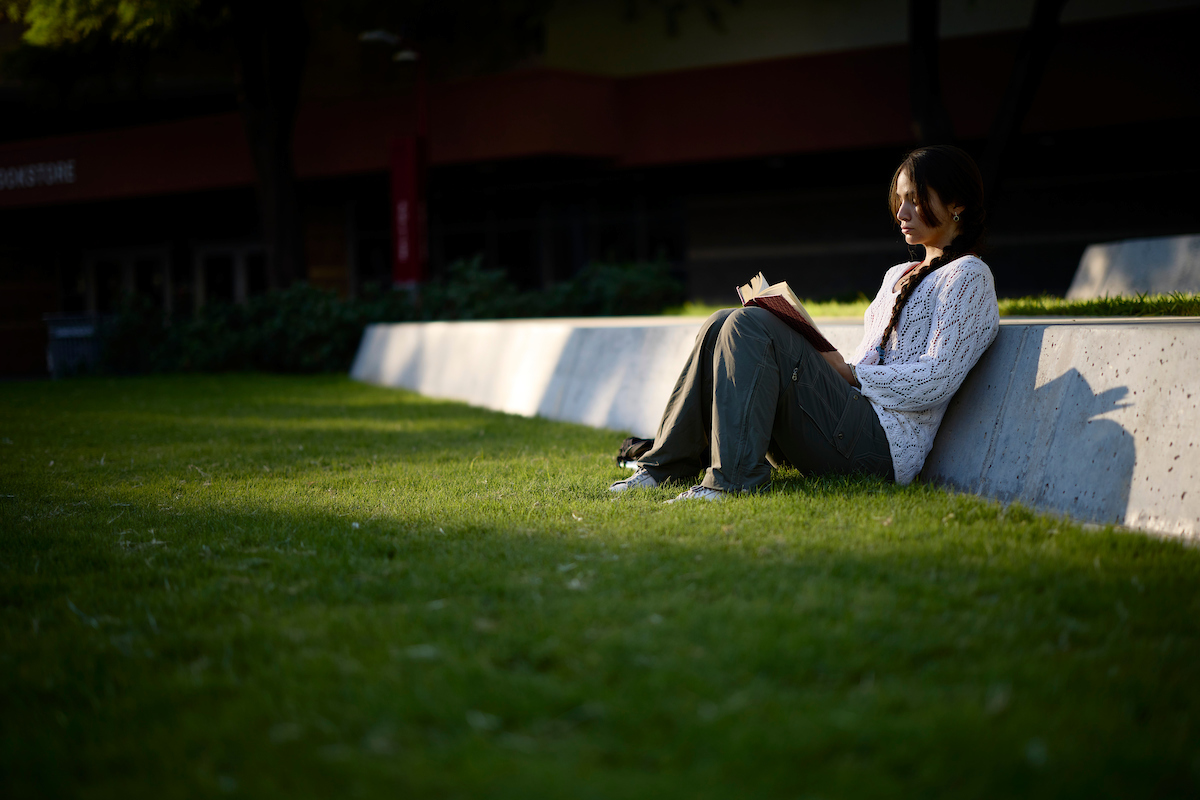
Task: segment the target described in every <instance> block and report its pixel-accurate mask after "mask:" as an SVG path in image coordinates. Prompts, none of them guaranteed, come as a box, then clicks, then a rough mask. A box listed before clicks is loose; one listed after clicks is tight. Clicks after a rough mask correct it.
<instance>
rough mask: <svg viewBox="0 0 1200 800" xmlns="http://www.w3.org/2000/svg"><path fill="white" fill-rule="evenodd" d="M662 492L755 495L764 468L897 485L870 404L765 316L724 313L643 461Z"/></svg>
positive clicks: (712, 323)
mask: <svg viewBox="0 0 1200 800" xmlns="http://www.w3.org/2000/svg"><path fill="white" fill-rule="evenodd" d="M640 463H641V465H642V466H643V467H644V468H645V469H646V471H647V472H649V473H650V475H651V476H653V477H654V479H655V480H657V481H658V482H659V483H662V482H663V481H667V480H678V481H689V482H690V481H692V480H694V479H695V476H696V475H697V474H698V473H699V472H700V471H701V470H704V471H705V474H704V480H703V481H702V483H703V485H704V486H707V487H709V488H710V489H721V490H724V491H730V492H744V491H755V490H757V489H761V488H764V487H765V486H766V485H767V484H769V483H770V481H771V466H772V464H774V465H775V466H783V465H786V464H790V465H792V466H794V467H796V468H797V469H798V470H800V471H801V472H802V473H804V474H806V475H822V474H828V473H847V472H859V473H867V474H873V475H880V476H882V477H885V478H887V479H888V480H895V473H894V472H893V470H892V455H891V450H890V449H889V448H888V441H887V436H886V435H885V434H884V432H883V428H882V427H881V426H880V424H879V418H878V417H877V416H876V415H875V410H874V409H873V408H872V407H871V404H870V403H869V402H867V400H866V399H865V398H864V397H863V396H862V395H861V394H859V393H858V391H857V390H855V389H854V387H852V386H850V385H849V384H848V383H846V381H845V380H844V379H843V378H842V376H841V375H839V374H838V373H837V371H836V370H835V369H834V368H833V367H831V366H830V365H829V364H828V363H827V362H826V361H825V359H824V358H823V357H822V356H821V354H820V353H818V352H817V351H816V349H814V348H813V346H812V345H810V344H809V343H808V341H807V340H806V339H804V337H802V336H800V334H798V333H796V332H795V331H793V330H792V329H791V328H789V327H788V326H787V325H785V324H784V323H783V322H781V321H780V320H779V319H778V318H776V317H775V316H774V315H773V314H771V313H770V312H769V311H764V310H762V309H759V308H737V309H724V310H722V311H718V312H717V313H715V314H713V315H712V316H711V317H709V318H708V320H707V321H705V323H704V325H703V327H701V329H700V333H699V334H698V335H697V336H696V344H695V346H694V347H693V348H692V352H691V355H689V356H688V360H687V363H686V364H685V365H684V367H683V371H682V372H681V373H680V375H679V380H678V381H677V382H676V384H675V389H674V391H672V392H671V399H670V400H669V401H668V402H667V408H666V410H665V411H664V412H663V417H662V421H661V422H660V423H659V426H658V433H657V435H656V436H655V437H654V448H653V449H651V450H650V452H648V453H646V455H644V456H643V457H642V458H641V459H640Z"/></svg>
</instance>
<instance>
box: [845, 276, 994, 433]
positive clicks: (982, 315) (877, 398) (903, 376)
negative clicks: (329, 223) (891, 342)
mask: <svg viewBox="0 0 1200 800" xmlns="http://www.w3.org/2000/svg"><path fill="white" fill-rule="evenodd" d="M944 270H945V273H946V274H944V275H937V278H940V279H941V280H937V281H936V286H935V287H934V288H933V292H932V296H931V297H930V298H929V299H930V301H931V303H932V305H933V309H932V314H931V318H930V324H929V332H928V338H927V339H926V340H925V341H924V342H923V343H922V342H908V343H901V347H900V350H901V352H897V353H894V354H889V357H888V360H887V361H886V362H885V363H883V364H878V363H874V364H869V363H868V364H860V365H859V366H858V379H859V382H860V383H861V384H862V387H863V388H862V392H863V395H864V396H865V397H867V399H869V400H871V401H872V402H874V403H875V404H876V405H878V406H879V407H881V408H885V409H891V410H895V411H910V412H911V411H923V410H925V409H929V408H933V407H936V406H938V405H942V404H944V403H947V402H949V400H950V398H951V397H952V396H953V395H954V393H955V392H956V391H958V387H959V386H960V385H962V382H963V380H964V379H965V378H966V376H967V373H968V372H969V371H970V370H971V367H973V366H974V365H975V362H976V361H977V360H978V359H979V357H980V356H981V355H983V352H984V350H986V349H987V348H988V346H989V345H991V343H992V341H993V340H994V339H995V338H996V334H997V333H998V332H999V329H1000V318H999V312H998V309H997V305H996V290H995V287H994V285H993V283H992V278H991V273H990V272H988V271H987V269H986V268H984V269H982V270H977V269H952V268H949V267H947V268H944ZM939 272H941V270H939ZM911 303H912V301H911V300H910V305H911ZM907 310H908V308H906V309H905V311H907ZM901 327H904V326H903V321H902V324H901ZM905 344H908V345H909V346H905ZM922 344H923V347H922V346H921V345H922ZM914 345H915V346H914ZM893 359H894V360H893ZM868 360H870V361H877V359H868Z"/></svg>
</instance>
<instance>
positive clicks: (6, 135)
mask: <svg viewBox="0 0 1200 800" xmlns="http://www.w3.org/2000/svg"><path fill="white" fill-rule="evenodd" d="M635 5H636V4H635ZM941 6H942V7H941V12H940V13H941V21H942V24H941V40H940V44H939V57H940V63H941V91H942V97H943V99H944V103H945V108H946V110H947V112H948V114H949V117H950V122H951V124H952V127H953V136H954V139H955V141H956V142H957V143H958V144H960V145H961V146H963V147H965V148H967V149H968V150H970V151H972V152H974V153H975V154H976V155H977V156H981V155H982V154H983V152H984V151H985V149H986V147H987V142H988V137H989V132H990V131H991V129H992V126H993V122H994V120H995V117H996V115H997V112H998V109H999V108H1000V105H1001V102H1002V99H1003V97H1004V94H1005V92H1006V90H1007V87H1008V86H1009V83H1010V79H1011V76H1012V72H1013V65H1014V62H1015V60H1016V59H1017V55H1018V51H1019V49H1020V47H1021V42H1022V37H1023V36H1024V35H1025V31H1026V28H1027V26H1028V23H1029V19H1030V14H1031V11H1032V8H1033V2H1032V1H1031V2H988V1H985V0H957V1H956V2H945V3H942V4H941ZM312 7H313V10H312V11H311V14H312V15H314V16H315V17H317V18H316V19H311V20H310V22H311V27H312V32H313V40H312V45H311V52H310V55H309V59H308V66H307V68H306V72H305V78H304V83H303V87H302V93H301V99H302V102H301V107H300V111H299V116H298V120H297V124H296V133H295V138H294V152H295V165H296V173H297V176H298V179H299V187H298V190H297V191H298V195H299V201H300V208H301V214H302V219H303V229H304V234H303V239H304V252H305V261H306V263H305V265H304V272H305V274H306V277H307V280H308V281H309V282H311V283H313V284H315V285H318V286H322V287H327V288H329V289H332V290H335V291H337V292H339V293H341V294H343V295H354V294H356V293H357V292H360V291H361V290H362V289H363V287H364V286H366V285H367V284H369V283H376V284H380V285H388V284H389V283H390V280H391V256H390V252H391V246H392V245H391V233H390V216H389V215H390V204H389V170H390V169H391V163H390V160H389V147H390V144H391V142H392V141H393V140H394V139H395V138H396V137H397V136H404V135H411V133H412V132H413V130H414V126H415V111H414V109H415V100H414V81H415V72H414V67H413V65H412V64H411V63H406V62H399V63H397V62H394V61H393V60H392V58H391V55H392V53H391V51H389V50H388V49H387V48H385V47H380V46H379V45H377V44H376V43H372V42H363V41H360V40H359V36H358V34H359V31H356V30H351V29H349V28H348V27H346V26H339V25H338V24H334V22H332V21H330V20H324V19H321V18H319V17H320V8H321V5H320V4H312ZM626 7H627V4H626V3H623V2H618V1H617V0H562V1H561V2H559V3H556V4H554V5H552V6H551V7H550V10H549V11H548V12H547V14H546V15H545V17H544V19H543V20H542V21H541V23H540V25H541V27H540V31H541V39H540V42H539V43H538V45H537V47H535V51H536V52H534V53H533V54H532V55H531V56H530V55H527V56H524V57H521V58H519V59H510V60H509V61H508V62H506V63H503V64H502V65H500V66H496V65H495V64H490V65H483V66H480V65H478V64H464V63H463V62H462V61H461V60H460V61H459V62H457V63H454V62H453V59H451V60H450V61H448V62H447V61H443V62H442V64H441V65H440V66H438V65H437V64H434V63H432V62H431V83H430V89H429V126H430V128H429V155H430V161H431V169H430V174H429V190H428V191H429V195H428V203H429V217H428V218H429V255H430V269H431V272H432V273H433V275H434V276H435V277H436V275H437V274H438V273H439V272H440V271H442V270H444V269H445V267H446V265H447V264H449V263H451V262H453V261H454V260H456V259H461V258H469V257H473V256H475V255H481V256H482V257H483V259H484V262H485V264H487V265H488V266H492V267H496V268H502V269H505V270H507V271H508V272H509V273H510V274H511V275H512V277H513V278H514V279H515V280H516V281H517V282H518V283H520V284H521V285H523V286H527V287H534V286H539V285H547V284H550V283H553V282H554V281H556V280H560V279H562V278H565V277H568V276H570V275H571V274H573V273H574V272H576V271H578V270H579V269H580V268H582V267H583V266H584V265H586V264H587V263H589V262H593V261H649V260H665V261H668V262H670V263H671V264H672V265H674V266H675V267H676V268H677V269H678V271H679V272H680V274H681V275H682V276H684V277H685V278H686V281H687V285H688V293H689V295H690V296H692V297H694V298H700V299H706V300H716V301H728V300H729V299H730V296H731V295H732V287H733V286H734V285H735V284H737V283H741V282H743V281H744V280H746V279H747V278H748V277H749V276H750V275H751V274H753V273H754V272H756V271H758V270H763V271H764V272H766V274H767V275H768V277H770V278H771V279H772V280H780V279H787V280H789V281H790V282H792V284H793V285H794V286H796V287H797V288H798V289H799V290H800V292H801V294H803V295H805V296H809V297H830V296H838V295H846V294H849V295H853V294H854V293H856V292H859V291H864V292H872V291H873V290H874V288H875V286H876V285H877V283H878V277H879V275H880V273H881V272H882V271H883V269H885V268H886V267H887V266H890V265H891V264H893V263H895V262H897V261H900V260H903V259H905V258H906V257H907V254H906V251H905V248H904V246H903V243H902V240H901V239H900V237H899V235H898V233H897V232H896V231H895V229H894V227H893V226H892V224H891V221H890V218H889V215H888V212H887V208H886V196H885V195H886V185H887V181H888V178H889V177H890V175H891V173H892V170H893V169H894V167H895V165H896V163H897V162H898V161H899V159H900V158H901V157H902V155H903V153H904V152H905V151H906V150H908V149H910V148H911V147H913V146H914V145H915V144H916V142H917V138H916V134H915V133H914V126H913V117H912V112H911V108H912V103H911V101H910V73H909V66H908V65H909V60H908V59H909V48H910V44H909V39H908V33H907V30H906V19H907V17H906V13H907V5H906V3H905V2H903V0H861V1H860V2H842V3H832V2H823V1H822V0H814V1H813V2H795V1H793V2H782V0H775V1H774V2H772V1H770V0H744V2H743V3H742V4H741V5H739V6H733V5H730V6H728V7H725V10H724V11H723V13H722V17H721V23H722V24H721V28H723V30H722V29H718V28H717V27H714V26H712V25H710V24H709V23H707V22H706V21H705V20H704V19H703V17H702V15H701V14H700V13H699V10H698V9H692V10H691V11H690V12H689V13H685V14H684V15H683V16H682V17H681V19H680V21H679V27H678V30H675V31H674V32H672V31H670V30H668V26H667V25H666V22H665V19H664V16H663V14H662V12H661V11H658V10H656V9H657V8H658V7H657V6H653V5H646V6H645V7H644V8H642V10H641V13H640V14H639V15H636V16H634V17H633V18H630V17H628V16H627V14H626ZM1197 31H1200V4H1197V3H1193V2H1146V1H1145V0H1143V2H1137V1H1136V0H1128V1H1127V2H1122V1H1121V0H1070V2H1068V3H1067V4H1066V8H1065V10H1064V12H1063V16H1062V26H1061V29H1060V30H1059V32H1058V35H1057V38H1056V41H1055V43H1054V46H1053V49H1052V51H1051V55H1050V59H1049V62H1048V64H1047V65H1046V68H1045V71H1044V74H1042V76H1041V80H1040V82H1039V83H1038V86H1037V92H1036V95H1035V96H1034V99H1033V103H1032V105H1031V107H1030V108H1029V111H1028V113H1027V115H1025V117H1024V119H1023V123H1022V125H1021V128H1020V131H1019V135H1018V136H1017V137H1016V139H1015V141H1014V144H1013V150H1012V155H1011V157H1010V158H1009V159H1008V161H1007V168H1006V170H1005V172H1004V173H1003V181H1002V183H1001V184H1000V189H999V193H998V195H997V198H996V202H995V207H994V214H993V224H992V236H991V248H990V250H989V252H988V254H987V260H988V261H989V263H990V264H991V265H992V268H993V271H994V272H995V274H996V277H997V285H998V289H999V291H1000V293H1001V294H1002V295H1006V296H1015V295H1026V294H1034V293H1040V292H1048V293H1052V294H1061V293H1062V292H1063V291H1065V289H1066V287H1067V285H1068V284H1069V282H1070V279H1071V276H1072V274H1073V272H1074V269H1075V266H1076V264H1077V263H1078V260H1079V256H1080V255H1081V253H1082V251H1083V249H1084V248H1085V247H1086V246H1087V245H1088V244H1091V243H1096V242H1102V241H1111V240H1115V239H1121V238H1128V237H1135V236H1149V235H1166V234H1183V233H1195V232H1197V229H1198V228H1200V200H1198V199H1197V193H1196V191H1195V189H1194V184H1195V182H1196V180H1197V177H1198V176H1200V156H1197V152H1196V150H1197V148H1196V143H1197V142H1198V141H1200V68H1198V67H1200V64H1198V57H1197V55H1196V52H1197V51H1196V48H1195V41H1196V33H1197ZM19 35H20V29H19V28H17V27H16V26H12V25H9V26H7V27H5V28H4V29H3V30H0V49H3V50H4V52H6V53H8V58H7V60H6V61H5V62H4V64H5V65H6V66H5V67H4V68H3V69H4V70H5V72H4V74H3V81H2V82H0V120H2V121H0V374H6V375H30V374H41V373H44V371H45V356H44V351H45V343H46V338H45V337H46V333H45V326H44V323H43V321H42V315H43V314H46V313H54V312H65V313H73V312H92V313H108V312H113V311H116V310H117V309H118V308H119V307H120V306H121V304H122V303H123V301H124V300H125V299H126V298H128V297H129V296H131V295H134V294H140V295H143V296H144V297H146V298H148V299H149V300H151V301H152V302H154V303H156V304H158V305H159V306H161V307H162V308H163V309H164V311H167V312H169V313H171V314H175V315H178V314H188V313H193V312H194V310H195V309H197V308H199V307H200V306H201V305H203V304H204V303H207V302H211V301H213V300H218V299H219V300H226V301H234V302H237V301H241V300H243V299H244V298H246V297H247V296H250V295H253V294H256V293H259V292H262V291H264V290H265V288H266V285H267V280H266V272H265V270H266V259H267V258H268V253H267V248H266V246H265V244H264V241H263V235H262V228H261V225H260V222H259V216H258V210H257V205H256V201H255V194H254V188H253V187H254V182H255V172H254V169H253V166H252V163H251V159H250V155H249V149H248V147H247V144H246V137H245V133H244V130H243V125H242V121H241V118H240V116H239V114H238V111H237V98H236V95H235V83H234V80H233V77H232V74H231V70H230V67H229V66H228V61H227V60H225V59H223V58H222V54H221V52H220V50H219V48H216V49H211V48H210V49H206V48H205V47H203V46H201V45H199V44H198V45H197V46H196V47H194V48H192V47H184V48H180V49H178V50H176V51H173V52H169V53H163V52H155V53H152V54H149V55H145V56H144V57H143V58H142V60H141V62H140V63H138V64H134V65H133V66H130V65H129V64H128V63H127V62H126V61H124V60H122V59H125V58H127V57H126V56H120V55H113V54H111V53H110V54H105V53H103V52H101V53H90V54H82V55H78V54H77V55H78V58H77V60H76V61H75V62H74V63H76V64H79V63H83V64H90V63H93V62H94V63H95V64H96V65H97V66H96V67H95V70H94V73H89V74H83V75H80V74H67V75H58V76H57V78H55V74H54V73H53V70H52V69H50V67H49V66H48V67H46V68H45V70H43V71H42V72H40V73H39V72H38V70H37V65H36V64H34V65H32V66H31V65H30V64H29V63H28V59H29V58H30V57H31V56H30V55H29V52H28V48H21V47H18V41H17V40H18V37H19ZM21 59H25V61H23V62H22V61H20V60H21ZM88 59H92V61H88ZM105 59H108V60H107V61H106V60H105ZM18 62H19V63H18ZM48 63H50V66H53V63H58V62H53V63H51V62H48ZM64 63H71V62H64ZM31 75H33V76H37V75H42V76H46V75H49V77H43V78H41V79H37V78H34V77H30V76H31ZM55 80H57V83H55Z"/></svg>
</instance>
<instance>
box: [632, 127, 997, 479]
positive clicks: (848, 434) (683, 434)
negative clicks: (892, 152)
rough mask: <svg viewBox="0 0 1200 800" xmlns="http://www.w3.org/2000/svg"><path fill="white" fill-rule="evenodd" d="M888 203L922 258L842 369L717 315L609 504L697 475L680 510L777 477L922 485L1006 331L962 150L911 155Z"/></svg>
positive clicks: (729, 313)
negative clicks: (938, 441)
mask: <svg viewBox="0 0 1200 800" xmlns="http://www.w3.org/2000/svg"><path fill="white" fill-rule="evenodd" d="M890 202H891V208H892V213H893V214H894V216H895V218H896V220H897V221H898V222H899V224H900V231H901V233H903V234H904V240H905V241H906V242H908V244H909V246H910V247H917V246H921V247H923V248H924V251H925V257H924V259H922V260H921V261H914V262H910V263H906V264H898V265H897V266H894V267H892V268H891V269H889V270H888V271H887V274H886V275H884V278H883V285H882V286H880V287H879V292H878V293H877V294H876V295H875V299H874V300H873V301H871V305H870V307H869V308H868V309H867V312H866V314H865V316H864V318H863V323H864V329H865V330H864V335H863V339H862V342H861V343H860V344H859V345H858V347H857V348H856V349H855V351H854V354H853V356H852V357H851V359H850V363H846V362H845V361H843V360H842V357H841V356H840V355H839V354H838V353H837V352H836V351H835V352H832V353H825V354H821V353H819V352H817V351H816V350H815V349H814V348H813V347H812V345H810V344H809V343H808V341H807V340H806V339H804V338H803V337H802V336H800V334H798V333H796V332H795V331H793V330H792V329H791V328H789V327H788V326H787V325H786V324H784V323H783V322H782V321H780V320H779V319H778V318H777V317H775V316H774V315H773V314H771V313H770V312H769V311H765V310H763V309H760V308H752V307H751V308H737V309H725V310H722V311H718V312H717V313H715V314H713V315H712V316H711V317H709V318H708V320H707V321H705V323H704V325H703V327H701V329H700V333H699V334H698V335H697V336H696V343H695V346H694V347H693V348H692V352H691V355H689V356H688V360H687V362H686V363H685V364H684V367H683V371H682V372H681V373H680V375H679V380H678V382H676V384H675V389H674V390H673V391H672V393H671V398H670V400H669V401H668V402H667V407H666V410H665V411H664V412H663V416H662V421H661V422H660V423H659V426H658V433H657V435H656V436H655V438H654V447H653V449H651V450H650V451H649V452H648V453H646V454H645V455H644V456H642V458H641V459H640V460H639V467H638V469H637V471H636V472H634V474H633V475H632V476H630V477H629V478H626V479H625V480H622V481H617V482H616V483H614V484H613V485H612V486H611V487H610V488H611V490H612V491H614V492H622V491H628V490H631V489H640V488H652V487H655V486H658V485H659V484H661V483H664V482H667V481H692V480H694V479H695V476H696V475H697V474H699V472H700V471H701V470H703V471H704V478H703V480H702V481H701V483H700V484H698V485H696V486H693V487H692V488H690V489H688V490H687V491H685V492H683V493H682V494H680V495H679V496H678V497H676V498H675V500H691V499H701V500H720V499H723V498H724V497H725V496H726V494H727V493H729V492H753V491H757V490H760V489H763V488H765V487H766V486H767V485H768V484H769V483H770V480H771V468H772V465H775V466H783V465H792V466H794V467H795V468H796V469H798V470H800V472H802V473H804V474H806V475H823V474H828V473H865V474H871V475H879V476H881V477H884V478H886V479H888V480H894V481H895V482H896V483H899V484H907V483H909V482H911V481H912V480H913V478H915V477H916V476H917V473H919V472H920V471H921V467H922V466H923V465H924V463H925V457H926V456H927V455H929V451H930V449H931V448H932V447H933V439H934V436H935V435H936V434H937V429H938V426H939V425H940V424H941V421H942V416H943V415H944V414H945V412H946V406H947V405H948V404H949V403H950V398H951V397H953V396H954V393H955V391H957V390H958V387H959V386H960V385H961V384H962V382H963V379H964V378H965V377H966V376H967V373H968V372H969V371H970V369H971V367H973V366H974V365H975V362H976V361H978V360H979V357H980V356H981V355H983V353H984V351H985V350H987V348H988V346H989V345H991V343H992V341H993V340H994V339H995V338H996V334H997V333H998V331H999V329H1000V319H999V312H998V309H997V305H996V289H995V282H994V280H993V278H992V273H991V270H989V269H988V266H987V264H985V263H983V261H982V260H980V258H979V257H978V256H977V255H975V254H974V252H973V250H974V249H975V248H976V247H977V246H978V245H979V243H980V242H981V240H982V238H983V235H984V228H985V219H984V217H985V212H984V206H983V181H982V179H981V178H980V174H979V169H978V167H977V166H976V165H975V162H974V161H973V160H972V159H971V157H970V156H969V155H967V154H966V153H965V152H963V151H962V150H960V149H958V148H956V147H946V146H938V147H924V148H921V149H919V150H915V151H913V152H912V153H910V154H909V155H908V156H907V157H906V158H905V159H904V161H903V163H901V164H900V167H899V168H898V169H897V170H896V174H895V175H894V176H892V185H891V196H890ZM675 500H672V501H669V502H675Z"/></svg>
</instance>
